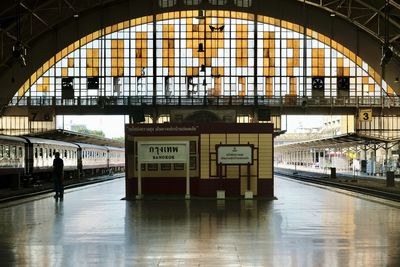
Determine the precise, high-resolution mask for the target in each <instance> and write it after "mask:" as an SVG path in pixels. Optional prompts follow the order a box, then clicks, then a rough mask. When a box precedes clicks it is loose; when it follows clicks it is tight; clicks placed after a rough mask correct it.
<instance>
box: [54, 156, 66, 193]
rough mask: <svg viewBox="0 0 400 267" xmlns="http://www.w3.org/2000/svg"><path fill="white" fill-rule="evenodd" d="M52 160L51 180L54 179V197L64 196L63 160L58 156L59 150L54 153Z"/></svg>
mask: <svg viewBox="0 0 400 267" xmlns="http://www.w3.org/2000/svg"><path fill="white" fill-rule="evenodd" d="M54 156H55V159H54V160H53V180H54V191H55V192H56V194H55V195H54V198H55V199H58V198H60V199H61V200H62V199H63V197H64V170H63V169H64V161H63V160H62V159H61V158H60V152H56V153H54Z"/></svg>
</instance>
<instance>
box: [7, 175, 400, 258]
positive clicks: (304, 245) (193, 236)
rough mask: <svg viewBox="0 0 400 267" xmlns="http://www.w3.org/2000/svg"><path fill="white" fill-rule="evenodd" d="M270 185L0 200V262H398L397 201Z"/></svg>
mask: <svg viewBox="0 0 400 267" xmlns="http://www.w3.org/2000/svg"><path fill="white" fill-rule="evenodd" d="M275 191H276V196H277V198H278V200H275V201H265V200H258V201H255V200H226V201H223V200H219V201H217V200H205V201H200V200H192V201H185V200H166V201H160V200H143V201H131V202H128V201H123V200H120V199H121V198H122V197H123V196H124V180H123V179H119V180H116V181H111V182H107V183H103V184H101V185H96V186H89V187H87V188H85V189H77V190H74V191H67V192H66V195H65V197H64V201H63V202H55V201H54V199H53V198H52V195H48V196H47V197H46V198H42V199H36V200H34V201H30V202H26V203H22V204H18V205H14V206H8V207H3V208H1V209H0V229H1V230H0V244H1V245H0V262H1V263H2V264H1V265H2V266H400V250H399V246H400V241H399V240H400V224H399V222H400V212H399V207H400V204H399V205H397V204H394V203H385V202H384V201H382V202H381V203H377V202H374V201H370V200H365V199H360V198H357V197H354V196H351V195H347V194H342V193H340V192H337V191H335V190H326V189H324V188H321V187H313V186H309V185H305V184H302V183H297V182H293V181H289V180H286V179H276V185H275ZM388 204H390V205H388ZM396 205H397V206H396Z"/></svg>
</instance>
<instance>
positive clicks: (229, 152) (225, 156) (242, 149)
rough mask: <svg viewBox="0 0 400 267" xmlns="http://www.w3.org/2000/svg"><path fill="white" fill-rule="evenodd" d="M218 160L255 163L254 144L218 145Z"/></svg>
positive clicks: (232, 162) (238, 163) (219, 162)
mask: <svg viewBox="0 0 400 267" xmlns="http://www.w3.org/2000/svg"><path fill="white" fill-rule="evenodd" d="M217 162H218V164H232V165H244V164H253V146H252V145H219V146H217Z"/></svg>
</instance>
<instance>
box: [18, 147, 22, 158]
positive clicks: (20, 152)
mask: <svg viewBox="0 0 400 267" xmlns="http://www.w3.org/2000/svg"><path fill="white" fill-rule="evenodd" d="M18 157H19V158H22V147H20V146H19V147H18Z"/></svg>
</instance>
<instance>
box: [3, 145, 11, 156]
mask: <svg viewBox="0 0 400 267" xmlns="http://www.w3.org/2000/svg"><path fill="white" fill-rule="evenodd" d="M4 148H5V149H4V150H5V151H4V154H5V157H6V158H9V157H10V146H5V147H4Z"/></svg>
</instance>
